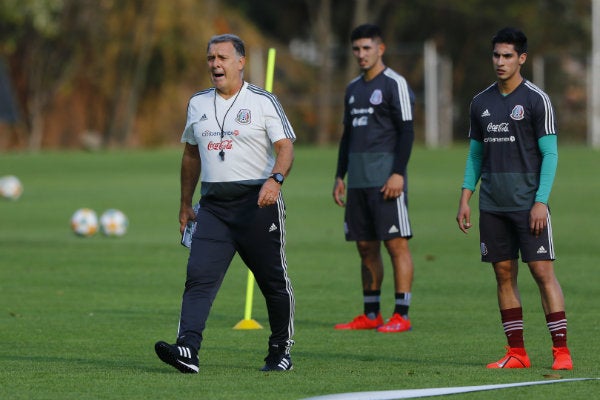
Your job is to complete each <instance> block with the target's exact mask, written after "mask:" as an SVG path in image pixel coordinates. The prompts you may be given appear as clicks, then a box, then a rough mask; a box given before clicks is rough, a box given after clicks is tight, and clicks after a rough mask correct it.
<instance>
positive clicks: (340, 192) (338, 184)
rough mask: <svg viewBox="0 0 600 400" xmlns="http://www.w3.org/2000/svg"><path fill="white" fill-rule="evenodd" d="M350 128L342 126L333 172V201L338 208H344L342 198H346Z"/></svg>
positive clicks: (345, 125) (346, 125)
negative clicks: (345, 180)
mask: <svg viewBox="0 0 600 400" xmlns="http://www.w3.org/2000/svg"><path fill="white" fill-rule="evenodd" d="M350 129H351V128H350V127H349V125H348V124H347V123H345V124H344V131H343V132H342V138H341V139H340V146H339V149H338V159H337V168H336V171H335V181H334V182H333V191H332V195H333V201H334V202H335V204H337V205H338V206H340V207H344V204H345V202H344V197H345V196H346V184H345V183H344V177H345V176H346V172H348V157H349V151H350Z"/></svg>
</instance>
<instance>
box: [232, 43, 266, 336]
mask: <svg viewBox="0 0 600 400" xmlns="http://www.w3.org/2000/svg"><path fill="white" fill-rule="evenodd" d="M274 73H275V49H274V48H272V47H271V48H270V49H269V54H268V57H267V76H266V78H265V90H267V91H268V92H272V91H273V75H274ZM253 296H254V275H252V271H250V270H248V282H247V284H246V307H245V308H244V319H243V320H241V321H240V322H238V323H237V324H236V325H235V326H234V327H233V329H262V326H261V325H260V324H259V323H258V322H256V321H255V320H253V319H252V298H253Z"/></svg>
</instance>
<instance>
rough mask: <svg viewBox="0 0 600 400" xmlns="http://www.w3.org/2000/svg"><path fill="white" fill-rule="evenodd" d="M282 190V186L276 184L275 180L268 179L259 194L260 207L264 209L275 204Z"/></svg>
mask: <svg viewBox="0 0 600 400" xmlns="http://www.w3.org/2000/svg"><path fill="white" fill-rule="evenodd" d="M280 190H281V185H280V184H279V183H277V182H275V180H274V179H272V178H268V179H267V180H266V181H265V183H263V185H262V187H261V188H260V192H259V193H258V202H257V204H258V206H259V207H260V208H263V207H268V206H272V205H273V204H275V203H276V202H277V199H278V198H279V191H280Z"/></svg>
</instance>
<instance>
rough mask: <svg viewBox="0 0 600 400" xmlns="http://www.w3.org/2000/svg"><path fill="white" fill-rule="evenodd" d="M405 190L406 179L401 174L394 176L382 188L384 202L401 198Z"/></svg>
mask: <svg viewBox="0 0 600 400" xmlns="http://www.w3.org/2000/svg"><path fill="white" fill-rule="evenodd" d="M403 190H404V177H403V176H402V175H400V174H392V175H390V177H389V178H388V180H387V181H386V182H385V185H383V187H382V188H381V190H380V192H381V193H383V199H384V200H394V199H397V198H398V197H400V195H401V194H402V191H403Z"/></svg>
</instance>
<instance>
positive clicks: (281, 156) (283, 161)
mask: <svg viewBox="0 0 600 400" xmlns="http://www.w3.org/2000/svg"><path fill="white" fill-rule="evenodd" d="M273 147H274V149H275V154H276V158H275V165H274V166H273V171H271V172H272V173H280V174H282V175H283V176H284V177H287V176H288V174H289V173H290V171H291V169H292V164H293V162H294V143H293V142H292V140H291V139H281V140H278V141H276V142H275V143H273ZM280 190H281V184H279V183H277V182H276V181H275V179H271V178H269V179H267V180H266V181H265V183H263V185H262V188H261V189H260V192H259V193H258V206H259V207H266V206H270V205H272V204H275V202H276V201H277V198H278V197H279V191H280Z"/></svg>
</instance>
